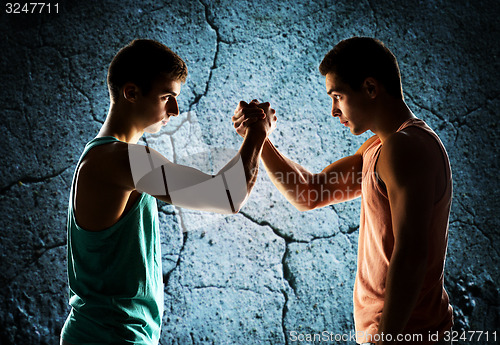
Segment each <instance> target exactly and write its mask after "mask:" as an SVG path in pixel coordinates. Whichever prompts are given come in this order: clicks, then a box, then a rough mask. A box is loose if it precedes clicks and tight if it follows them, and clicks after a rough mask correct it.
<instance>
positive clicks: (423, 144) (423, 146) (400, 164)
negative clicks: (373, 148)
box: [377, 127, 441, 180]
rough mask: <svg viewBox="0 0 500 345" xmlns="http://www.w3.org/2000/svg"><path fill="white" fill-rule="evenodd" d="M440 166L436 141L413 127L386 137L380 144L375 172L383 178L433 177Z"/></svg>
mask: <svg viewBox="0 0 500 345" xmlns="http://www.w3.org/2000/svg"><path fill="white" fill-rule="evenodd" d="M440 164H441V152H440V149H439V146H438V145H437V142H436V141H435V140H434V139H433V138H432V137H431V136H430V135H429V134H427V133H425V132H424V131H422V130H421V129H419V128H416V127H408V128H405V129H404V130H401V131H399V132H396V133H394V134H392V135H391V136H389V137H388V138H387V140H385V142H384V144H383V145H382V148H381V151H380V156H379V159H378V162H377V169H378V172H379V174H380V176H381V178H382V179H383V180H384V176H387V177H391V178H398V179H399V178H401V179H410V178H413V177H417V176H419V177H424V176H432V175H434V174H435V173H436V171H437V169H438V167H439V166H441V165H440Z"/></svg>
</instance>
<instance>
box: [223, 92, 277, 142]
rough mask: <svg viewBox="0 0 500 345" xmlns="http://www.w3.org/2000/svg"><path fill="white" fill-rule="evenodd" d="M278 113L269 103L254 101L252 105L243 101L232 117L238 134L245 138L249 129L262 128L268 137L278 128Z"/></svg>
mask: <svg viewBox="0 0 500 345" xmlns="http://www.w3.org/2000/svg"><path fill="white" fill-rule="evenodd" d="M275 114H276V111H275V110H274V109H272V108H271V105H270V104H269V102H265V103H260V102H259V101H258V100H256V99H254V100H253V101H251V102H250V103H246V102H245V101H241V102H240V103H239V104H238V106H237V107H236V109H235V110H234V116H233V117H232V120H233V124H234V128H235V129H236V132H237V133H238V134H239V135H241V136H242V137H243V138H244V137H245V136H246V134H247V129H248V128H249V127H252V128H254V127H256V128H260V129H261V130H263V131H265V133H266V136H269V134H271V132H272V131H273V130H274V129H275V128H276V121H277V117H276V115H275Z"/></svg>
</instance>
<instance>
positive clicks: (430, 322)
mask: <svg viewBox="0 0 500 345" xmlns="http://www.w3.org/2000/svg"><path fill="white" fill-rule="evenodd" d="M319 68H320V72H321V74H322V75H324V76H325V77H326V91H327V93H328V95H329V96H330V97H331V98H332V116H333V117H337V118H339V120H340V122H341V123H342V124H343V125H344V126H346V127H348V128H349V129H350V131H351V133H353V134H354V135H360V134H362V133H364V132H366V131H368V130H371V131H372V132H373V133H375V135H374V136H373V137H371V138H370V139H368V140H367V141H366V142H365V143H364V144H363V145H361V147H360V148H359V149H358V150H357V151H356V152H355V153H354V154H353V155H352V156H348V157H344V158H342V159H340V160H338V161H336V162H334V163H332V164H330V165H329V166H327V167H326V168H325V169H324V170H323V171H322V172H320V173H311V172H309V171H307V170H306V169H305V168H303V167H302V166H300V165H299V164H297V163H295V162H293V161H292V160H290V159H288V158H287V157H285V156H284V155H283V154H282V153H280V152H279V151H278V150H277V149H276V148H275V147H274V145H273V144H272V143H271V141H270V140H269V139H266V142H265V144H264V147H263V151H262V156H261V158H262V160H263V162H264V166H265V168H266V171H267V173H268V175H269V177H270V178H271V181H272V182H273V184H274V185H275V186H276V187H277V188H278V190H279V191H280V192H281V193H282V194H283V195H284V196H285V197H286V198H287V200H288V201H289V202H290V203H292V204H293V205H294V206H295V207H296V208H297V209H298V210H300V211H307V210H312V209H316V208H319V207H324V206H327V205H331V204H335V203H340V202H343V201H347V200H351V199H354V198H357V197H360V196H361V197H362V198H361V199H362V207H361V222H360V234H359V236H360V239H359V248H358V269H357V274H356V282H355V289H354V319H355V324H356V336H357V341H358V343H374V344H377V345H381V344H395V343H405V344H434V343H446V340H447V338H448V337H449V331H450V329H451V326H452V323H453V321H452V309H451V306H450V304H449V300H448V295H447V293H446V291H445V290H444V287H443V274H442V273H443V269H444V260H445V255H446V246H447V237H448V218H449V211H450V204H451V195H452V188H451V185H452V181H451V171H450V168H449V162H448V157H447V154H446V151H445V149H444V147H443V146H442V143H441V142H440V140H439V138H438V137H437V135H436V134H435V133H434V132H433V131H432V130H431V129H430V128H429V127H428V126H427V125H426V124H425V123H424V122H423V121H421V120H419V119H417V118H416V117H415V116H414V115H413V114H412V112H411V111H410V109H409V108H408V107H407V105H406V103H405V102H404V99H403V92H402V88H401V78H400V73H399V67H398V64H397V61H396V58H395V57H394V55H393V54H392V53H391V52H390V51H389V49H387V48H386V47H385V46H384V44H383V43H382V42H380V41H378V40H375V39H372V38H367V37H360V38H351V39H348V40H344V41H342V42H340V43H339V44H337V45H336V46H335V47H334V48H333V49H332V50H331V51H330V52H329V53H328V54H327V55H326V56H325V58H324V59H323V61H322V63H321V65H320V67H319ZM252 107H254V108H258V107H260V104H259V102H258V101H256V100H254V101H252V102H251V103H250V104H249V106H248V107H244V108H242V107H240V108H237V109H236V111H235V115H234V116H233V122H234V126H235V128H236V131H237V132H238V133H239V134H240V135H242V136H244V135H245V133H246V129H247V126H248V125H249V124H251V123H253V122H254V121H258V119H256V118H253V117H252V114H251V112H250V109H252ZM269 115H270V116H271V115H272V113H271V112H269ZM339 177H341V178H339Z"/></svg>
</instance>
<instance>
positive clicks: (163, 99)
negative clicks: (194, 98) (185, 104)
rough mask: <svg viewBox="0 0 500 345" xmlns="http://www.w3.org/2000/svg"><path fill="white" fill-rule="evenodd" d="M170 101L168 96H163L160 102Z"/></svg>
mask: <svg viewBox="0 0 500 345" xmlns="http://www.w3.org/2000/svg"><path fill="white" fill-rule="evenodd" d="M169 99H170V96H163V97H162V98H161V100H162V101H168V100H169Z"/></svg>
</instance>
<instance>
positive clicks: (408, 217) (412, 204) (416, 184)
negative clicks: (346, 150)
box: [378, 139, 435, 245]
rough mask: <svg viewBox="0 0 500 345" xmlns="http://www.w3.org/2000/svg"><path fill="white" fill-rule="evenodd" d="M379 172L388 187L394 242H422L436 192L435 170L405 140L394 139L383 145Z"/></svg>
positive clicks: (427, 227) (425, 158)
mask: <svg viewBox="0 0 500 345" xmlns="http://www.w3.org/2000/svg"><path fill="white" fill-rule="evenodd" d="M378 171H379V173H380V177H381V179H382V180H383V181H384V183H385V186H386V188H387V194H388V197H389V203H390V207H391V216H392V225H393V231H394V236H395V239H396V241H398V240H402V241H404V243H407V244H410V245H411V243H412V242H413V243H415V242H420V243H422V244H424V243H425V241H426V239H427V234H428V230H429V227H430V222H431V218H432V211H433V207H434V193H435V178H434V173H433V169H432V168H431V167H429V166H428V159H427V157H426V156H425V154H424V153H423V152H422V151H421V150H419V148H418V147H414V146H412V145H411V143H408V142H406V140H405V139H403V140H402V141H398V140H396V141H395V142H391V143H389V144H388V145H387V146H386V147H383V149H382V151H381V154H380V158H379V162H378ZM422 241H423V242H422Z"/></svg>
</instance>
